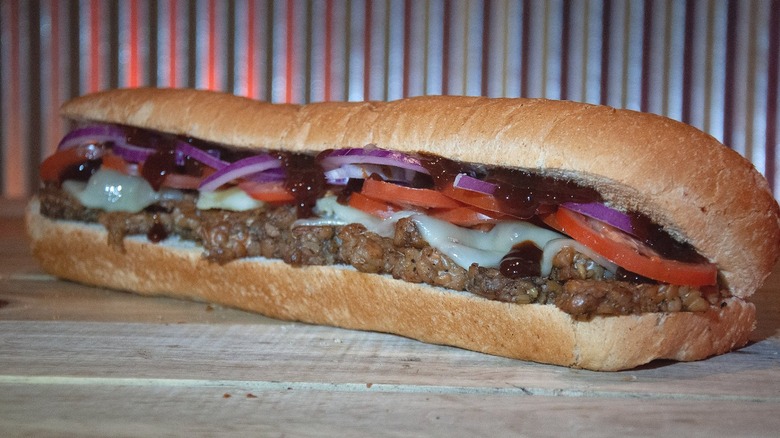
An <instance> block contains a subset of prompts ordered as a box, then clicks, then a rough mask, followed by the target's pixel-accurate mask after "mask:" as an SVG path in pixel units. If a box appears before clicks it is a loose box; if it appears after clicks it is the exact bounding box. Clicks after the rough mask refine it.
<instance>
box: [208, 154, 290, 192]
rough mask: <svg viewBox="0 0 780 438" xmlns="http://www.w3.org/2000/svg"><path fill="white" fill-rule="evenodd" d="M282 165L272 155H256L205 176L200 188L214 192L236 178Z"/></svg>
mask: <svg viewBox="0 0 780 438" xmlns="http://www.w3.org/2000/svg"><path fill="white" fill-rule="evenodd" d="M281 166H282V162H281V160H279V159H277V158H274V157H272V156H270V155H267V154H261V155H254V156H252V157H248V158H244V159H241V160H238V161H236V162H235V163H231V164H229V165H227V166H225V167H223V168H222V169H219V170H217V171H216V172H214V173H212V174H211V175H209V176H208V177H206V178H204V179H203V182H201V184H200V190H203V191H206V192H212V191H214V190H216V189H218V188H219V187H220V186H222V185H223V184H226V183H229V182H230V181H233V180H234V179H238V178H243V177H246V176H247V175H255V174H258V173H260V172H263V171H266V170H269V169H276V168H279V167H281Z"/></svg>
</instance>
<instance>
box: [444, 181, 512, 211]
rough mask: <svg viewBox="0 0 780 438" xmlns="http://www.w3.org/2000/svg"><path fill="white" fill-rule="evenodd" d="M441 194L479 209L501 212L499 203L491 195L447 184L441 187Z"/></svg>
mask: <svg viewBox="0 0 780 438" xmlns="http://www.w3.org/2000/svg"><path fill="white" fill-rule="evenodd" d="M441 194H443V195H444V196H446V197H448V198H451V199H454V200H456V201H459V202H462V203H464V204H468V205H471V206H474V207H477V208H479V209H481V210H487V211H493V212H496V213H501V205H500V204H499V202H498V200H497V199H496V198H495V196H493V195H488V194H486V193H479V192H474V191H471V190H464V189H459V188H456V187H453V186H452V185H449V186H447V187H445V188H444V189H442V191H441Z"/></svg>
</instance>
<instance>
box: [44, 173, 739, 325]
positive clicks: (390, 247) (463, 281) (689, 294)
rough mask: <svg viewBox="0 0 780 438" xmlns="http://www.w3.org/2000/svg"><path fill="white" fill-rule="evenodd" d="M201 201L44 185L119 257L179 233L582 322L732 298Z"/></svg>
mask: <svg viewBox="0 0 780 438" xmlns="http://www.w3.org/2000/svg"><path fill="white" fill-rule="evenodd" d="M195 196H196V195H195V194H186V195H185V196H184V198H183V199H182V200H178V201H171V200H166V201H162V202H160V203H158V204H155V205H153V206H150V207H149V208H147V209H146V210H144V211H142V212H139V213H124V212H102V211H99V210H94V209H89V208H85V207H83V206H82V205H81V204H79V202H78V201H77V200H76V199H74V198H73V197H72V196H69V195H68V194H67V193H66V192H64V191H62V190H61V189H60V188H58V187H55V186H52V185H47V186H46V187H44V189H43V190H42V192H41V194H40V199H41V213H42V214H43V215H45V216H48V217H51V218H55V219H68V220H82V221H86V222H98V223H100V224H102V225H103V226H104V227H105V228H106V230H108V242H109V244H110V245H111V246H113V247H114V248H117V249H118V250H122V248H123V240H124V238H125V236H128V235H135V234H140V235H144V234H145V235H147V236H149V237H150V239H151V237H152V235H155V236H158V237H160V236H167V235H177V236H179V237H181V238H183V239H188V240H193V241H195V242H197V243H199V244H200V245H201V246H202V247H203V257H204V258H206V259H207V260H209V261H212V262H215V263H228V262H230V261H232V260H235V259H240V258H244V257H254V256H262V257H266V258H275V259H281V260H284V261H285V262H287V263H289V264H291V265H294V266H302V265H332V264H348V265H352V266H353V267H355V268H356V269H357V270H358V271H361V272H366V273H372V274H389V275H391V276H393V277H394V278H397V279H400V280H403V281H407V282H411V283H427V284H430V285H433V286H441V287H444V288H448V289H453V290H461V291H468V292H471V293H473V294H475V295H479V296H482V297H485V298H489V299H491V300H498V301H504V302H509V303H516V304H530V303H540V304H550V305H555V306H557V307H558V308H560V309H561V310H562V311H564V312H566V313H569V314H571V315H573V316H575V317H577V318H589V317H592V316H594V315H628V314H639V313H645V312H678V311H702V310H706V309H708V308H709V307H710V306H717V305H720V304H721V303H722V301H723V296H724V292H721V291H719V290H717V288H711V290H709V289H702V290H698V289H692V288H688V287H682V286H672V285H663V284H656V283H635V282H629V281H622V280H616V279H608V278H607V275H606V271H605V270H604V268H603V267H601V266H599V265H598V264H596V263H595V262H593V261H592V260H590V259H589V258H588V257H587V256H585V255H583V254H581V253H579V252H577V251H576V250H574V249H572V248H565V249H564V250H562V251H561V252H560V253H559V254H558V255H556V256H555V257H554V258H553V269H552V272H551V274H550V278H542V277H526V278H509V277H506V276H504V275H503V274H502V273H501V272H500V270H499V269H496V268H486V267H481V266H476V265H472V266H471V267H469V268H468V269H464V268H462V267H460V266H459V265H457V264H456V263H455V262H453V261H452V260H451V259H450V258H449V257H448V256H446V255H445V254H443V253H441V252H440V251H438V250H437V249H435V248H433V247H432V246H430V245H429V244H428V243H427V242H426V241H425V239H424V238H423V237H422V236H421V235H420V233H419V231H418V230H417V227H416V225H415V224H414V222H413V221H412V220H411V219H409V218H406V219H401V220H399V221H398V222H397V224H396V227H395V233H394V235H393V236H392V237H389V238H388V237H381V236H379V235H377V234H376V233H373V232H370V231H368V230H367V229H366V228H365V227H364V226H362V225H360V224H350V225H346V226H299V227H293V223H294V222H295V220H296V219H297V215H296V209H295V207H294V206H281V207H273V208H266V209H257V210H250V211H244V212H235V211H227V210H198V209H197V208H196V206H195V202H196V197H195ZM152 240H156V239H152Z"/></svg>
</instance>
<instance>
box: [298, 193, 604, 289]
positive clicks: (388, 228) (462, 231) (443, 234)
mask: <svg viewBox="0 0 780 438" xmlns="http://www.w3.org/2000/svg"><path fill="white" fill-rule="evenodd" d="M315 213H317V214H318V215H319V216H320V217H318V218H313V219H302V220H298V221H296V222H295V224H293V226H294V227H296V226H314V225H347V224H350V223H359V224H362V225H363V226H365V227H366V229H367V230H369V231H373V232H375V233H377V234H379V235H381V236H383V237H391V236H392V235H393V232H394V229H395V223H396V222H397V221H398V220H399V219H401V218H404V217H411V219H412V221H413V222H414V223H415V225H416V226H417V229H418V230H419V231H420V234H421V235H422V237H423V238H424V239H425V240H426V241H427V242H428V243H429V244H430V245H431V246H432V247H434V248H436V249H437V250H439V251H441V252H442V253H444V254H446V255H447V256H448V257H449V258H451V259H452V260H453V261H454V262H455V263H457V264H458V265H459V266H461V267H462V268H464V269H468V268H469V266H471V265H472V264H473V263H477V264H478V265H479V266H482V267H487V268H498V267H499V266H500V264H501V259H503V258H504V256H505V255H506V254H507V253H509V251H510V250H511V249H512V247H513V246H514V245H516V244H518V243H521V242H525V241H531V242H533V243H534V244H535V245H536V246H537V247H539V248H540V249H542V262H541V275H542V276H547V275H549V274H550V271H551V270H552V259H553V257H554V256H555V255H556V254H558V252H559V251H560V250H561V249H563V248H564V247H567V246H570V247H573V248H574V249H575V250H577V251H579V252H580V253H582V254H584V255H586V256H588V257H589V258H590V259H591V260H593V261H594V262H596V263H598V264H600V265H601V266H603V267H605V268H606V269H607V270H608V271H612V272H614V271H615V269H616V267H615V265H614V264H613V263H611V262H609V261H607V260H606V259H604V258H603V257H601V256H599V255H598V254H596V253H594V252H593V251H592V250H590V249H589V248H587V247H585V246H584V245H581V244H580V243H578V242H576V241H574V240H572V239H569V238H568V237H566V236H564V235H562V234H559V233H556V232H555V231H550V230H547V229H545V228H541V227H537V226H535V225H533V224H530V223H528V222H523V221H505V222H500V223H498V224H496V226H495V227H493V229H492V230H490V231H487V232H485V231H479V230H472V229H469V228H463V227H459V226H457V225H453V224H451V223H449V222H445V221H441V220H438V219H434V218H432V217H430V216H426V215H424V214H421V213H417V212H411V211H403V212H399V213H396V214H394V215H393V216H391V217H389V218H387V219H379V218H377V217H375V216H372V215H370V214H368V213H364V212H362V211H360V210H357V209H355V208H352V207H349V206H346V205H342V204H339V203H338V202H337V201H336V198H335V197H327V198H323V199H320V200H319V201H317V206H316V208H315Z"/></svg>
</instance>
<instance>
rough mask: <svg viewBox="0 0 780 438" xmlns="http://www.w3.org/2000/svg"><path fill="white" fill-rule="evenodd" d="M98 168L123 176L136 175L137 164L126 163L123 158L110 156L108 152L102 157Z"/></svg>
mask: <svg viewBox="0 0 780 438" xmlns="http://www.w3.org/2000/svg"><path fill="white" fill-rule="evenodd" d="M100 168H101V169H111V170H116V171H117V172H119V173H124V174H125V175H137V174H138V165H137V164H130V163H128V162H127V161H125V159H124V158H122V157H120V156H119V155H115V154H112V153H110V152H107V153H105V154H104V155H103V158H102V162H101V164H100Z"/></svg>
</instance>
